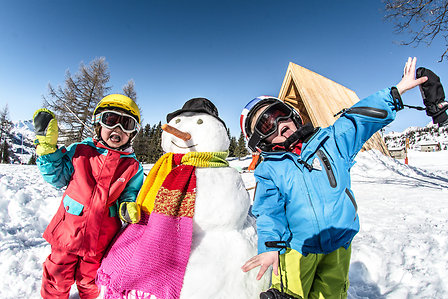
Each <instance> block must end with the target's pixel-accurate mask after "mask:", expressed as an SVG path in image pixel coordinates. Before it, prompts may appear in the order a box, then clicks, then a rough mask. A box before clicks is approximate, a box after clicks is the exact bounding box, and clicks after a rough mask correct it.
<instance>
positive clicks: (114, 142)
mask: <svg viewBox="0 0 448 299" xmlns="http://www.w3.org/2000/svg"><path fill="white" fill-rule="evenodd" d="M129 138H130V134H129V133H125V132H123V131H122V130H121V128H120V127H119V126H117V127H115V128H113V129H108V128H106V127H103V126H101V139H103V140H104V142H106V144H107V146H109V147H110V148H119V147H120V146H123V145H125V144H126V143H127V142H128V141H129Z"/></svg>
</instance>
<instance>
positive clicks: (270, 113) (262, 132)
mask: <svg viewBox="0 0 448 299" xmlns="http://www.w3.org/2000/svg"><path fill="white" fill-rule="evenodd" d="M293 118H294V111H293V109H292V108H291V107H289V106H288V105H286V104H284V103H282V102H278V101H276V102H275V103H272V104H270V105H269V106H268V108H266V109H265V110H264V112H263V113H262V114H261V115H260V116H259V117H258V119H257V122H256V123H255V127H254V129H253V132H252V136H251V137H250V138H249V140H248V144H247V145H248V146H249V148H250V149H251V150H252V151H256V147H257V146H259V144H260V142H261V141H262V140H263V139H265V138H267V137H269V136H270V135H272V134H273V133H275V132H276V131H277V129H278V123H279V122H281V121H284V120H288V119H291V120H292V119H293Z"/></svg>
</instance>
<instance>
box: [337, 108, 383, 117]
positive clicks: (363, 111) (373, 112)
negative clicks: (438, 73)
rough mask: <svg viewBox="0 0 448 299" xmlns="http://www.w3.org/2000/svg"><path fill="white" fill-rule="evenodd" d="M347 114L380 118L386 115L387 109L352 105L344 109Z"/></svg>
mask: <svg viewBox="0 0 448 299" xmlns="http://www.w3.org/2000/svg"><path fill="white" fill-rule="evenodd" d="M345 113H348V114H360V115H364V116H369V117H374V118H381V119H384V118H386V117H387V111H386V110H383V109H378V108H373V107H352V108H349V109H347V110H346V111H345Z"/></svg>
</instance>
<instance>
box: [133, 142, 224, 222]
mask: <svg viewBox="0 0 448 299" xmlns="http://www.w3.org/2000/svg"><path fill="white" fill-rule="evenodd" d="M228 154H229V152H228V151H225V152H188V153H186V154H185V155H182V154H174V153H166V154H165V155H163V156H162V157H160V159H159V160H158V161H157V162H156V164H154V166H153V167H152V168H151V171H150V172H149V174H148V176H147V177H146V180H145V182H144V183H143V186H142V188H141V189H140V193H139V194H138V196H137V200H136V202H137V204H138V205H139V206H140V207H141V209H142V210H143V212H145V213H147V214H150V213H151V212H152V210H153V209H154V201H155V198H156V195H157V192H158V191H159V189H160V187H161V186H162V183H163V181H164V180H165V178H166V176H167V175H168V174H169V173H170V172H171V170H172V169H173V160H175V159H174V156H175V155H176V156H181V157H182V159H181V161H180V164H184V165H192V166H195V167H227V166H229V162H227V161H226V158H227V155H228ZM174 166H177V165H174Z"/></svg>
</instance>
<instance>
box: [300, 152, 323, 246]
mask: <svg viewBox="0 0 448 299" xmlns="http://www.w3.org/2000/svg"><path fill="white" fill-rule="evenodd" d="M297 162H299V163H300V164H303V165H309V164H307V163H306V162H305V161H303V160H301V159H298V160H297ZM309 166H311V165H309ZM305 167H306V166H305ZM311 169H312V166H311ZM310 171H311V170H310ZM302 180H303V184H304V185H305V190H308V186H307V184H306V180H305V176H302ZM306 195H307V197H308V202H309V203H310V206H311V210H313V214H314V219H315V220H316V225H317V233H318V234H319V232H320V225H319V218H318V217H317V214H316V210H315V209H314V205H313V201H312V200H311V196H310V193H309V192H307V193H306ZM317 239H318V241H319V249H320V250H322V244H321V241H320V238H317Z"/></svg>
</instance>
